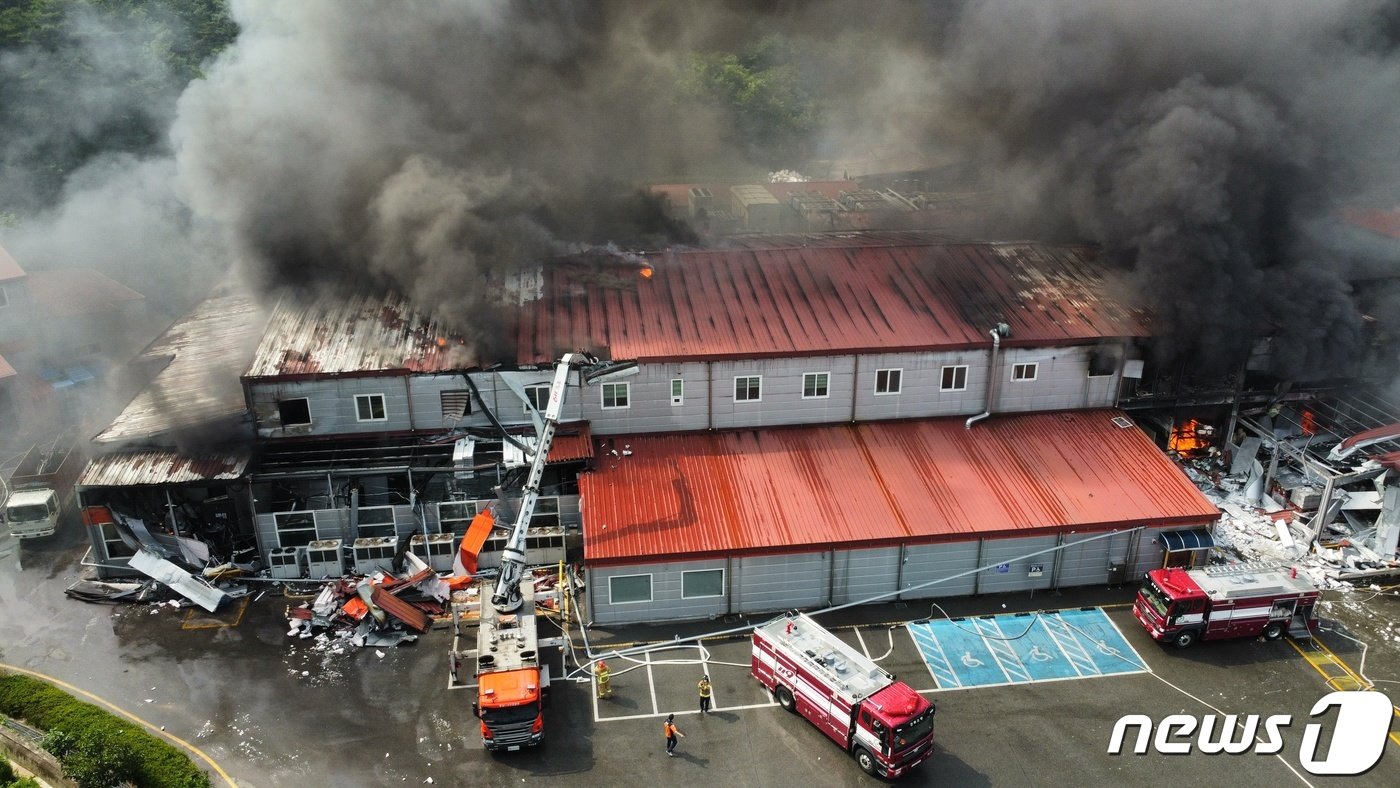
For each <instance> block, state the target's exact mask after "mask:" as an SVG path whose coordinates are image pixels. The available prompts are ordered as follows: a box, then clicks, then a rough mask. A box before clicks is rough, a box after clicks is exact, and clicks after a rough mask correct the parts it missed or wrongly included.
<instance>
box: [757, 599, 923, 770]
mask: <svg viewBox="0 0 1400 788" xmlns="http://www.w3.org/2000/svg"><path fill="white" fill-rule="evenodd" d="M752 670H753V677H754V678H756V679H758V683H759V684H762V685H763V686H764V687H766V688H767V689H768V691H769V692H770V693H772V695H773V698H774V699H775V700H777V702H778V704H779V705H780V706H782V707H783V708H784V709H787V710H788V711H791V712H796V713H798V714H801V715H802V716H803V717H806V718H807V719H808V720H809V721H810V722H811V723H812V724H813V725H815V726H817V728H819V729H820V730H821V731H822V733H825V734H826V735H827V736H828V737H830V738H831V740H832V741H834V742H836V744H837V745H838V746H839V747H841V749H843V750H845V751H846V752H848V753H850V754H851V756H852V757H854V758H855V759H856V763H857V764H859V765H860V768H861V769H863V770H864V771H865V772H866V773H867V774H872V775H878V776H881V777H898V776H900V775H902V774H905V773H906V772H908V771H909V770H911V769H913V768H914V767H915V766H918V765H919V764H920V763H922V762H923V761H924V760H925V759H927V758H928V757H929V755H931V754H932V753H933V715H934V711H935V709H934V705H933V703H932V702H930V701H929V700H927V699H926V698H924V696H922V695H920V694H919V693H917V692H915V691H914V690H913V689H912V688H910V687H909V685H907V684H905V683H904V682H902V681H898V680H897V679H895V677H894V676H893V675H892V674H890V673H888V672H886V671H885V670H884V669H883V668H881V667H880V666H879V665H876V664H875V662H874V661H873V660H871V659H870V658H869V657H867V656H865V655H864V654H861V653H859V652H857V651H856V650H855V649H853V648H851V647H850V646H848V645H846V644H845V643H844V642H842V641H841V639H840V638H838V637H836V636H835V635H833V634H832V633H831V632H829V631H827V630H826V629H825V628H823V627H822V626H821V625H819V624H818V623H817V622H815V621H813V620H812V619H811V618H809V617H808V616H806V615H802V614H788V615H784V616H781V617H779V618H776V619H773V620H772V621H769V622H768V623H766V624H764V625H762V626H760V627H758V628H757V629H755V630H754V633H753V665H752Z"/></svg>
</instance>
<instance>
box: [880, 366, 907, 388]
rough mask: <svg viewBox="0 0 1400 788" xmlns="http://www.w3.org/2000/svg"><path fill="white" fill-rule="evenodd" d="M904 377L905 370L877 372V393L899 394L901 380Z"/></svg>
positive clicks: (881, 370) (882, 370)
mask: <svg viewBox="0 0 1400 788" xmlns="http://www.w3.org/2000/svg"><path fill="white" fill-rule="evenodd" d="M903 377H904V370H902V369H877V370H875V393H876V394H898V393H899V386H900V382H901V378H903Z"/></svg>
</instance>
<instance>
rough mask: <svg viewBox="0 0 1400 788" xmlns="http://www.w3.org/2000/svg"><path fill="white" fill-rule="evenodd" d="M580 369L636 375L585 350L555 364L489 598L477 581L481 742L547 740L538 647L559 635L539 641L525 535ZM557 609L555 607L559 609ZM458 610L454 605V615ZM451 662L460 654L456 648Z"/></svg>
mask: <svg viewBox="0 0 1400 788" xmlns="http://www.w3.org/2000/svg"><path fill="white" fill-rule="evenodd" d="M576 367H578V368H584V370H585V373H584V375H583V380H584V382H585V383H593V382H597V381H601V380H611V379H613V378H616V377H622V376H625V375H630V374H636V372H637V371H638V369H637V365H636V363H635V362H618V363H603V362H599V361H598V360H597V359H596V358H594V357H592V356H589V355H587V354H583V353H569V354H567V355H565V356H564V357H563V358H562V359H561V360H560V361H559V363H558V365H557V366H556V367H555V370H554V380H553V382H552V383H551V385H550V388H549V404H548V405H547V406H546V407H545V412H544V419H543V421H542V422H537V424H538V427H539V428H538V430H537V432H538V437H537V440H536V443H535V445H534V447H533V458H532V460H531V462H530V471H529V475H528V476H527V477H526V479H525V485H524V487H523V489H522V491H521V499H520V506H519V509H518V511H517V512H516V514H515V522H514V525H513V527H512V528H511V532H510V537H509V538H508V539H507V541H506V544H505V548H504V549H503V550H502V553H501V567H500V574H499V575H498V576H497V579H496V581H495V584H494V591H492V592H491V593H490V602H489V603H488V602H487V592H488V591H490V590H491V584H490V583H489V582H483V583H482V584H481V595H480V597H479V599H480V600H481V618H480V622H479V624H478V626H477V647H476V665H477V669H476V681H477V700H476V702H475V703H474V704H472V711H473V714H474V715H475V716H476V717H477V718H478V719H480V720H481V740H482V743H483V744H484V745H485V747H486V749H488V750H519V749H521V748H523V747H533V746H534V745H536V744H539V743H540V742H541V741H543V740H544V700H545V693H546V692H547V691H548V689H549V678H550V676H549V666H548V664H542V663H541V653H540V648H541V647H542V646H551V647H552V646H554V645H557V644H559V643H562V641H558V640H555V641H553V642H551V641H542V640H540V638H539V635H538V633H537V631H536V618H535V585H534V578H532V577H530V576H528V575H527V574H526V572H525V537H526V534H527V532H528V531H529V527H530V518H531V517H532V516H533V515H534V513H535V505H536V504H537V503H538V502H539V497H540V482H541V480H542V479H543V478H544V470H545V464H546V460H547V458H548V456H549V449H550V447H551V446H552V445H553V444H554V434H555V430H556V428H557V427H558V424H559V414H560V412H561V410H562V409H563V407H564V393H565V391H566V390H567V388H568V382H569V373H570V372H571V371H572V370H573V369H574V368H576ZM556 609H558V608H557V607H556ZM457 613H458V611H456V610H455V609H454V615H456V614H457ZM452 660H453V664H454V665H456V663H457V660H458V652H457V650H456V646H455V645H454V647H453V654H452Z"/></svg>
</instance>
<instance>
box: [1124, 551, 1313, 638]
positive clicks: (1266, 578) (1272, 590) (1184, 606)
mask: <svg viewBox="0 0 1400 788" xmlns="http://www.w3.org/2000/svg"><path fill="white" fill-rule="evenodd" d="M1317 598H1318V589H1317V586H1315V585H1313V583H1312V581H1310V580H1308V578H1307V577H1306V576H1299V574H1298V570H1297V569H1295V568H1288V569H1284V568H1282V567H1280V566H1278V565H1277V564H1271V563H1264V562H1250V563H1242V564H1229V565H1225V566H1214V567H1210V568H1208V569H1191V570H1185V569H1154V570H1152V571H1150V572H1148V573H1147V578H1146V579H1145V580H1143V583H1142V588H1141V589H1140V590H1139V591H1138V595H1137V601H1136V602H1135V603H1134V604H1133V615H1134V616H1135V617H1136V618H1137V620H1138V623H1140V624H1142V625H1143V627H1144V628H1146V629H1147V631H1148V633H1149V634H1151V635H1152V639H1153V640H1156V641H1165V642H1169V643H1171V644H1172V645H1174V646H1176V647H1177V648H1186V647H1188V646H1190V645H1192V644H1193V643H1195V642H1196V641H1197V640H1223V639H1225V638H1242V637H1256V636H1259V635H1262V636H1263V637H1264V639H1265V640H1278V639H1279V638H1281V637H1283V636H1284V634H1285V633H1287V634H1291V635H1294V636H1296V637H1311V632H1312V626H1313V624H1316V623H1317V617H1316V611H1315V608H1316V605H1317Z"/></svg>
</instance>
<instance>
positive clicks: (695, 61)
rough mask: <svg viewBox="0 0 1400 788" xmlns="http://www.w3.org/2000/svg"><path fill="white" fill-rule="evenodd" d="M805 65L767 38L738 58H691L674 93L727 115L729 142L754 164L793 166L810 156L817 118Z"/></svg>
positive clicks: (789, 48) (776, 39)
mask: <svg viewBox="0 0 1400 788" xmlns="http://www.w3.org/2000/svg"><path fill="white" fill-rule="evenodd" d="M805 61H806V59H805V58H804V57H803V56H802V53H801V51H800V50H799V49H798V48H797V47H795V46H794V45H793V44H792V43H791V42H790V41H788V39H786V38H784V37H782V36H780V35H767V36H764V37H762V38H760V39H759V40H758V41H756V42H755V43H754V44H753V45H752V46H750V47H749V48H747V49H745V50H744V51H742V52H739V53H730V52H705V53H696V54H692V55H690V57H689V58H688V60H687V63H686V67H685V69H684V71H683V72H682V74H681V77H680V80H679V92H680V94H681V95H682V96H684V97H686V98H689V99H691V100H695V101H699V102H701V103H705V104H709V105H711V106H716V107H719V108H720V109H721V110H722V111H724V112H725V113H727V114H728V115H729V116H730V118H731V120H732V122H733V125H732V126H731V128H732V129H733V132H732V139H731V140H730V141H731V142H732V143H733V144H735V145H737V146H738V147H739V149H740V150H742V151H743V152H744V154H745V155H746V156H747V157H748V158H749V159H751V160H752V161H754V162H755V163H758V164H762V165H764V166H766V167H771V168H779V167H787V166H793V165H795V164H798V163H800V162H801V161H802V160H803V159H804V158H806V157H807V155H808V154H809V152H810V150H811V147H812V139H813V135H814V134H815V132H816V130H817V126H818V123H819V121H820V118H821V105H820V103H819V102H818V101H817V99H816V98H814V96H813V93H812V91H811V90H810V89H809V88H808V87H807V80H806V79H805V75H804V64H805Z"/></svg>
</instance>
